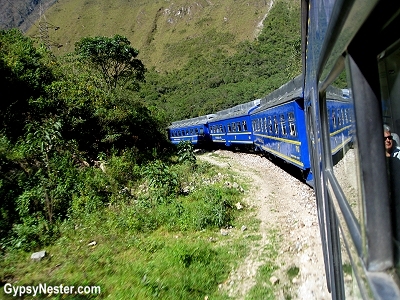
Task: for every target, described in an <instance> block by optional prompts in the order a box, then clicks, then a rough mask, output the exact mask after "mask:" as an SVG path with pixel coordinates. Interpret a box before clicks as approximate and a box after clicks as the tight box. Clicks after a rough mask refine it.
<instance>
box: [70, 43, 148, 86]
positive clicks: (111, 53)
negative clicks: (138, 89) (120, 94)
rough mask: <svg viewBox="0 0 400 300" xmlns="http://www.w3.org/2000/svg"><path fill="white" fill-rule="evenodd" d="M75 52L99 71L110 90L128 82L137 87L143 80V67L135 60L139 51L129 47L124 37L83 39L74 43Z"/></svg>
mask: <svg viewBox="0 0 400 300" xmlns="http://www.w3.org/2000/svg"><path fill="white" fill-rule="evenodd" d="M75 51H76V53H77V54H78V55H79V56H80V57H81V58H82V59H84V60H87V61H89V62H90V64H91V66H92V67H94V68H96V69H97V70H99V71H100V73H101V74H102V76H103V78H104V80H105V81H106V83H107V85H108V86H109V87H110V88H114V89H115V88H116V86H117V84H118V83H119V82H121V83H123V84H125V83H127V82H128V81H130V80H131V83H133V85H135V86H137V82H138V81H143V80H144V73H145V67H144V65H143V63H142V62H141V61H140V60H139V59H137V58H136V57H137V55H138V54H139V51H138V50H136V49H135V48H132V47H131V45H130V42H129V40H128V39H127V38H126V37H123V36H121V35H115V36H114V37H112V38H109V37H102V36H97V37H93V38H92V37H85V38H82V39H81V40H80V41H79V42H77V43H75Z"/></svg>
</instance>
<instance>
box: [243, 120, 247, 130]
mask: <svg viewBox="0 0 400 300" xmlns="http://www.w3.org/2000/svg"><path fill="white" fill-rule="evenodd" d="M242 125H243V131H247V123H246V121H243V122H242Z"/></svg>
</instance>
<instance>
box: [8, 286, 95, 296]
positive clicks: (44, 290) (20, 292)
mask: <svg viewBox="0 0 400 300" xmlns="http://www.w3.org/2000/svg"><path fill="white" fill-rule="evenodd" d="M4 293H5V294H7V295H11V296H14V297H22V296H25V295H30V296H33V297H35V296H37V295H59V294H65V295H72V294H74V295H75V294H78V295H90V294H93V295H99V294H100V293H101V288H100V287H99V286H78V287H76V286H73V285H63V284H60V285H47V284H46V283H39V284H38V285H12V284H11V283H6V284H5V285H4Z"/></svg>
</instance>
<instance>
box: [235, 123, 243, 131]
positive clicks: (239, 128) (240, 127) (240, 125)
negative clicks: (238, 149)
mask: <svg viewBox="0 0 400 300" xmlns="http://www.w3.org/2000/svg"><path fill="white" fill-rule="evenodd" d="M236 127H237V129H238V131H242V124H241V123H240V122H236Z"/></svg>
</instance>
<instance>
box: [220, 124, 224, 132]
mask: <svg viewBox="0 0 400 300" xmlns="http://www.w3.org/2000/svg"><path fill="white" fill-rule="evenodd" d="M219 131H220V132H221V133H223V132H224V128H223V127H222V125H219Z"/></svg>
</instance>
